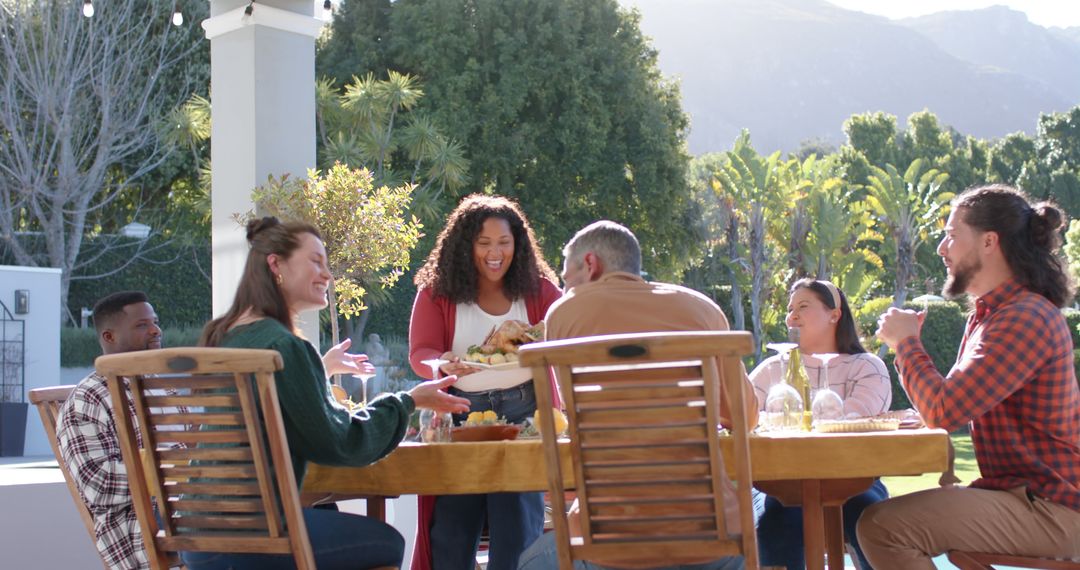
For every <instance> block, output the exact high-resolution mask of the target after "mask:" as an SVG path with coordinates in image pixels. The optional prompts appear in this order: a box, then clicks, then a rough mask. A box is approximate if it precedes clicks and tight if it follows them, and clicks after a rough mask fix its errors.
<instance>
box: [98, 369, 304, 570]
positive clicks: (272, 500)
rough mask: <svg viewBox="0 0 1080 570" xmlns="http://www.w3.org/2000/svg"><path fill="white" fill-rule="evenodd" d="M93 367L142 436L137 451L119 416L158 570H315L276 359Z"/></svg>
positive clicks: (123, 448)
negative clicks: (205, 556)
mask: <svg viewBox="0 0 1080 570" xmlns="http://www.w3.org/2000/svg"><path fill="white" fill-rule="evenodd" d="M95 366H96V368H97V370H98V372H99V373H101V374H103V375H104V376H106V377H107V378H108V382H109V392H110V394H111V397H112V400H113V402H114V406H115V407H116V408H118V409H123V407H124V406H126V405H127V402H128V401H129V400H130V401H131V402H133V403H134V406H135V410H136V419H137V422H138V425H139V426H142V428H141V430H140V431H141V436H142V446H141V447H140V446H139V445H138V441H139V440H138V434H137V433H136V426H135V425H134V424H133V422H132V421H131V418H130V417H129V416H128V415H127V414H118V415H117V424H118V425H117V429H118V431H119V435H120V445H121V451H122V452H123V455H124V463H125V465H127V469H128V478H129V481H130V484H131V494H132V498H133V502H134V505H135V509H136V513H137V515H138V519H139V524H140V526H141V528H142V533H143V539H144V540H145V542H146V550H147V555H148V557H149V558H150V560H151V566H152V567H153V568H166V567H167V565H168V557H167V554H168V553H174V552H182V551H189V552H234V553H251V552H259V553H277V554H292V555H293V557H294V558H295V560H296V566H297V568H299V569H300V570H307V569H312V570H313V569H314V568H315V561H314V555H313V554H312V550H311V543H310V541H309V539H308V534H307V528H306V526H305V523H304V518H303V516H302V513H301V507H300V500H299V491H298V489H297V486H296V478H295V475H294V473H293V469H292V463H291V462H290V459H289V447H288V443H287V441H286V439H285V430H284V427H283V424H282V418H281V410H280V407H279V405H278V397H277V390H276V388H275V384H274V371H275V370H279V369H280V368H281V366H282V362H281V356H280V355H279V354H278V353H277V352H275V351H271V350H244V349H227V348H170V349H162V350H152V351H140V352H132V353H126V354H116V355H109V356H102V357H100V358H98V359H97V361H96V362H95ZM164 394H172V395H164ZM177 406H186V407H187V409H188V413H176V410H175V408H176V407H177ZM177 444H183V445H184V446H186V447H179V446H177ZM151 499H153V501H152V500H151ZM155 505H156V507H157V509H158V512H159V514H160V519H161V524H160V528H159V524H158V523H157V521H156V519H155V516H154V506H155Z"/></svg>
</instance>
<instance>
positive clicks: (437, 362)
mask: <svg viewBox="0 0 1080 570" xmlns="http://www.w3.org/2000/svg"><path fill="white" fill-rule="evenodd" d="M447 362H450V361H449V360H447V359H445V358H429V359H427V360H421V361H420V363H421V364H426V365H428V366H429V367H431V379H432V380H438V379H439V369H440V368H441V367H442V365H443V364H446V363H447ZM453 425H454V419H453V417H451V416H450V413H449V412H436V411H435V410H429V409H423V410H420V441H424V442H427V443H439V442H448V441H450V428H451V426H453Z"/></svg>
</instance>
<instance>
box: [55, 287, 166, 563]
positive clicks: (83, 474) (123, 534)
mask: <svg viewBox="0 0 1080 570" xmlns="http://www.w3.org/2000/svg"><path fill="white" fill-rule="evenodd" d="M94 327H95V328H96V329H97V334H98V342H99V343H100V344H101V350H102V352H104V353H105V354H118V353H121V352H131V351H135V350H148V349H155V348H161V327H159V326H158V318H157V314H155V313H154V308H153V307H152V306H151V305H150V303H149V301H148V299H147V297H146V294H144V293H142V292H139V291H124V292H120V293H114V294H112V295H109V296H107V297H105V298H104V299H102V300H100V301H98V303H97V304H96V305H94ZM128 413H129V414H130V415H131V416H132V417H134V416H135V410H134V409H129V410H128ZM56 439H57V441H58V442H59V444H60V452H61V455H62V456H63V459H64V463H66V464H67V467H68V470H70V471H71V477H72V479H73V480H74V481H75V485H76V486H77V487H78V488H79V493H80V494H81V495H82V498H83V501H84V502H85V503H86V506H87V508H88V509H89V510H90V514H91V516H92V517H93V518H94V531H95V532H96V534H97V548H98V552H99V553H100V554H101V557H102V559H103V560H104V561H105V563H106V564H107V565H108V566H109V568H112V569H115V570H137V569H142V568H149V567H150V563H149V561H148V560H147V557H146V548H145V546H144V545H143V541H142V534H141V532H140V531H139V523H138V520H137V519H136V517H135V509H134V507H133V506H132V503H131V492H130V489H129V488H128V480H127V471H126V470H125V469H124V459H123V457H122V456H121V453H120V441H119V439H118V438H117V434H116V424H115V422H114V417H113V409H112V404H111V399H110V397H109V389H108V386H107V385H106V383H105V377H104V376H101V375H99V374H97V373H96V372H94V373H91V374H90V375H89V376H87V377H86V378H84V379H82V380H81V381H80V382H79V384H78V386H76V387H75V390H74V391H73V392H72V393H71V396H70V397H69V398H68V400H67V402H65V403H64V405H63V406H62V407H61V408H60V412H59V420H58V421H57V434H56ZM139 444H140V445H141V441H140V442H139Z"/></svg>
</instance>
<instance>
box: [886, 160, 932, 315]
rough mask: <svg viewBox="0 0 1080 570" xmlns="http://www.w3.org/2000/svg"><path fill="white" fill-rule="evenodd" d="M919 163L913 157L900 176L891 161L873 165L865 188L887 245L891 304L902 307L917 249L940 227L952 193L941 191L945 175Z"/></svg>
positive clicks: (912, 275)
mask: <svg viewBox="0 0 1080 570" xmlns="http://www.w3.org/2000/svg"><path fill="white" fill-rule="evenodd" d="M923 165H924V163H923V161H922V159H916V160H915V161H914V162H912V163H911V166H909V167H908V169H907V171H905V172H904V175H903V176H901V175H900V173H899V172H897V170H896V167H894V166H893V165H891V164H888V165H886V166H885V168H884V169H881V168H874V174H873V175H872V176H871V177H870V184H869V186H867V188H866V190H867V197H866V200H867V203H868V204H869V205H870V207H871V210H872V211H873V212H874V215H875V216H876V218H877V221H878V223H879V224H880V225H881V228H882V234H884V235H885V237H886V242H887V243H888V244H889V245H891V250H892V262H893V270H894V272H895V273H894V278H893V306H894V307H902V306H904V301H905V300H906V299H907V293H908V284H909V283H910V282H911V280H912V278H913V277H914V276H915V259H916V255H917V254H918V250H919V248H920V247H921V246H922V245H923V244H925V243H928V242H929V241H930V239H931V231H932V230H934V229H935V228H939V227H941V225H942V223H943V220H942V215H943V214H944V213H945V208H946V207H947V204H948V201H949V200H950V199H951V198H952V196H953V195H952V194H951V193H948V192H941V186H942V184H944V183H945V181H946V180H948V177H949V175H948V174H946V173H944V172H940V171H938V170H936V169H933V168H930V169H926V168H924V166H923Z"/></svg>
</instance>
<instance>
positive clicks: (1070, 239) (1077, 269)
mask: <svg viewBox="0 0 1080 570" xmlns="http://www.w3.org/2000/svg"><path fill="white" fill-rule="evenodd" d="M1063 250H1064V253H1065V259H1066V260H1067V261H1068V262H1069V272H1070V273H1072V278H1073V280H1074V281H1076V282H1080V220H1072V221H1070V222H1069V229H1068V230H1067V231H1066V232H1065V247H1064V248H1063Z"/></svg>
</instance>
